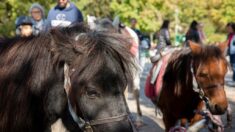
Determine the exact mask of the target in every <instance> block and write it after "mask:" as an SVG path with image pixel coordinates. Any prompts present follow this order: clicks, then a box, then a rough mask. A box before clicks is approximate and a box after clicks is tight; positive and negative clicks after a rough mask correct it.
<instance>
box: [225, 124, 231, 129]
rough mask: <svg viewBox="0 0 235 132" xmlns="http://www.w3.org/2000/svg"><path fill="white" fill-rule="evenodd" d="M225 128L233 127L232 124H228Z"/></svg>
mask: <svg viewBox="0 0 235 132" xmlns="http://www.w3.org/2000/svg"><path fill="white" fill-rule="evenodd" d="M224 128H226V129H231V128H232V124H226V125H225V126H224Z"/></svg>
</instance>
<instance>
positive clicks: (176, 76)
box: [153, 42, 228, 131]
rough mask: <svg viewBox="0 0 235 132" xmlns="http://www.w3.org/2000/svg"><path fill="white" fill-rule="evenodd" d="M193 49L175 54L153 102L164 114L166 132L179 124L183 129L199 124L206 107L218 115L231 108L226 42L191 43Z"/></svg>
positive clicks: (177, 51) (169, 62)
mask: <svg viewBox="0 0 235 132" xmlns="http://www.w3.org/2000/svg"><path fill="white" fill-rule="evenodd" d="M189 47H190V48H183V49H181V50H176V51H174V52H173V53H172V54H171V57H170V59H169V60H168V64H167V66H166V69H165V73H164V75H163V80H162V91H161V94H160V97H159V100H158V102H155V101H153V102H154V103H155V105H157V106H158V107H159V108H160V109H161V111H162V113H163V121H164V124H165V128H166V131H169V130H170V128H172V127H174V126H175V125H176V123H177V122H181V126H185V125H186V123H187V122H189V123H190V125H192V124H194V123H196V122H197V121H199V120H200V119H202V115H200V114H197V112H195V111H202V110H203V109H204V107H205V106H206V107H207V109H209V110H210V112H211V113H212V114H217V115H218V114H223V113H224V112H225V111H226V109H227V105H228V103H227V99H226V95H225V91H224V77H225V74H226V72H227V61H226V59H225V56H224V54H223V53H224V50H225V48H226V43H221V44H219V45H218V46H214V45H211V46H201V45H199V44H196V43H193V42H190V44H189ZM157 83H158V82H157Z"/></svg>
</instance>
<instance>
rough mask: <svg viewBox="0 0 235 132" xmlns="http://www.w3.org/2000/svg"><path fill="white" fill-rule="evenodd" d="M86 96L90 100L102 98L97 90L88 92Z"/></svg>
mask: <svg viewBox="0 0 235 132" xmlns="http://www.w3.org/2000/svg"><path fill="white" fill-rule="evenodd" d="M86 94H87V96H88V97H89V98H97V97H100V94H99V92H97V91H96V90H87V92H86Z"/></svg>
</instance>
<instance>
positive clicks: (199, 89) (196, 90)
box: [190, 62, 209, 108]
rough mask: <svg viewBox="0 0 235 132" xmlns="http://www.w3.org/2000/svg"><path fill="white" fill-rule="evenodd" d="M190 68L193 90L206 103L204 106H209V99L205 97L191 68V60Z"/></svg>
mask: <svg viewBox="0 0 235 132" xmlns="http://www.w3.org/2000/svg"><path fill="white" fill-rule="evenodd" d="M190 70H191V72H192V81H193V91H194V92H196V93H198V94H199V97H200V98H201V99H202V100H203V101H204V102H205V103H206V107H207V108H208V107H209V99H208V97H206V95H205V93H204V91H203V90H202V88H200V86H199V84H198V82H197V79H196V77H195V74H196V73H195V72H194V70H193V62H192V63H191V66H190Z"/></svg>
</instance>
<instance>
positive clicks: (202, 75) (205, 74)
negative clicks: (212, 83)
mask: <svg viewBox="0 0 235 132" xmlns="http://www.w3.org/2000/svg"><path fill="white" fill-rule="evenodd" d="M199 77H208V74H207V73H199Z"/></svg>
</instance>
